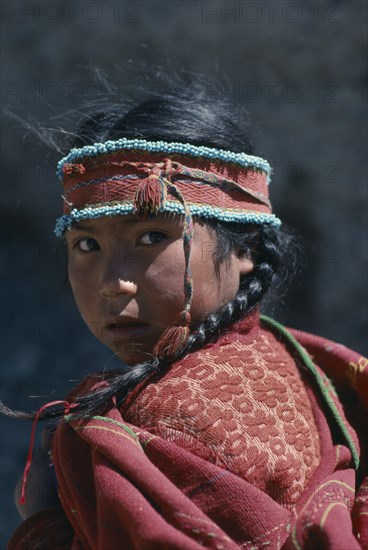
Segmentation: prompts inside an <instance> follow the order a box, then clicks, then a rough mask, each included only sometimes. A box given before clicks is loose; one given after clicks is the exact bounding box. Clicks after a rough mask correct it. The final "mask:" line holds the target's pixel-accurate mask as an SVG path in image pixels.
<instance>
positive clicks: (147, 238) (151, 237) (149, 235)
mask: <svg viewBox="0 0 368 550" xmlns="http://www.w3.org/2000/svg"><path fill="white" fill-rule="evenodd" d="M164 239H166V235H165V233H162V232H161V231H145V232H144V233H142V235H141V236H140V237H139V244H145V245H152V244H157V243H159V242H161V241H163V240H164Z"/></svg>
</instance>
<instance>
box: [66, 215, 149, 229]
mask: <svg viewBox="0 0 368 550" xmlns="http://www.w3.org/2000/svg"><path fill="white" fill-rule="evenodd" d="M139 222H142V220H138V219H136V218H134V219H130V220H129V219H128V220H122V221H120V222H119V225H128V224H135V223H139ZM72 227H73V229H78V231H79V230H80V231H91V232H94V231H96V230H98V227H95V226H94V225H83V224H82V223H79V222H74V223H73V225H72Z"/></svg>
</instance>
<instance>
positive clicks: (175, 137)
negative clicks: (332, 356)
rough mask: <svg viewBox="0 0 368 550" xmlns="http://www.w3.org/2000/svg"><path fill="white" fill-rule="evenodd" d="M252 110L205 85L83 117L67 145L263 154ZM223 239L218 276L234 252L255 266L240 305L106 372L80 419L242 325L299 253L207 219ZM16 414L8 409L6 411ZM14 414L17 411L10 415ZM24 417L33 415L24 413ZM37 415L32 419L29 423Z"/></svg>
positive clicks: (265, 230) (272, 231) (280, 236)
mask: <svg viewBox="0 0 368 550" xmlns="http://www.w3.org/2000/svg"><path fill="white" fill-rule="evenodd" d="M249 131H250V124H249V116H248V114H247V112H246V111H245V110H244V109H243V108H242V107H240V106H239V105H233V104H229V103H228V102H225V101H223V100H221V99H220V98H217V99H216V98H207V97H205V95H204V94H203V90H201V88H200V87H198V85H197V86H194V87H192V88H190V87H187V88H185V89H184V90H183V89H180V91H177V90H176V91H174V92H163V93H161V94H159V95H157V96H154V97H150V98H148V99H146V100H145V101H144V102H142V103H140V104H139V105H137V106H135V107H133V108H132V109H129V110H128V111H126V110H124V109H123V108H122V107H121V106H119V104H116V105H112V106H110V107H109V108H105V109H103V110H100V111H95V112H93V113H92V114H89V115H88V116H85V117H84V119H83V120H82V122H81V123H80V126H79V130H78V131H77V133H76V134H74V135H73V138H72V140H71V142H69V144H68V147H69V148H71V147H81V146H83V145H89V144H92V143H95V142H104V141H106V140H108V139H119V138H121V137H127V138H144V139H148V140H163V141H175V142H182V143H188V142H189V143H192V144H195V145H205V146H208V147H215V148H220V149H226V150H231V151H234V152H245V153H248V154H257V152H256V151H255V149H254V146H253V143H252V140H251V138H250V136H249ZM204 223H206V224H207V225H209V226H210V227H211V229H212V230H213V231H215V233H216V236H217V248H216V250H215V252H214V255H213V260H214V263H215V267H216V272H217V274H218V272H219V271H218V269H219V266H220V265H221V264H222V263H223V262H225V261H226V260H227V259H228V258H229V255H230V254H231V252H232V251H234V250H235V249H237V250H241V251H242V252H243V253H244V254H246V255H248V257H250V258H251V259H252V260H253V263H254V269H253V271H252V272H251V273H249V274H248V275H246V276H245V277H243V278H242V280H241V282H240V286H239V291H238V293H237V295H236V296H235V297H234V299H233V300H232V301H231V302H229V303H227V304H226V305H225V306H224V307H223V308H222V309H221V310H220V311H217V312H213V313H211V314H210V315H209V316H207V317H206V318H204V319H202V321H201V322H199V323H198V324H197V325H196V326H195V330H194V331H193V332H192V333H191V335H190V337H189V339H188V341H187V343H186V345H185V346H184V348H183V349H182V350H180V352H178V353H177V355H176V356H174V357H172V358H170V359H159V358H152V359H151V360H148V361H146V362H144V363H141V364H137V365H134V366H131V367H128V368H124V369H122V370H121V372H114V373H106V375H105V379H106V380H108V382H109V383H108V385H104V387H102V388H100V389H98V390H96V391H94V392H91V393H89V394H87V395H84V396H77V397H76V398H75V400H76V401H77V402H78V403H79V405H78V407H76V408H75V409H74V411H73V412H74V413H75V414H83V415H86V414H95V413H97V412H102V411H103V409H105V408H106V407H107V406H109V405H110V403H111V398H112V397H115V399H116V402H117V404H120V403H122V402H123V401H124V400H125V398H126V396H127V395H128V393H129V392H130V391H131V390H132V389H133V388H134V387H135V386H136V385H137V384H138V383H140V382H141V381H143V380H144V379H145V378H146V377H147V376H149V375H150V374H151V373H153V372H156V373H157V374H158V375H160V374H161V373H163V372H165V370H166V369H168V368H169V367H170V364H172V362H173V361H175V360H179V359H180V358H182V357H184V356H185V355H187V354H188V353H191V352H193V351H195V350H198V349H200V348H202V347H203V346H205V345H206V344H207V343H209V342H211V341H214V340H215V339H217V338H218V337H219V336H220V335H221V334H222V333H224V332H225V331H226V330H228V329H229V327H230V326H231V325H232V324H233V323H234V322H236V321H238V320H240V319H241V318H243V317H245V316H246V315H247V314H249V313H250V312H251V311H253V310H254V308H255V307H256V306H257V305H258V304H260V302H261V300H262V298H263V297H264V296H265V294H266V293H267V292H268V291H269V290H270V287H271V283H273V282H274V281H275V279H277V278H278V280H279V281H280V280H283V279H285V277H286V274H290V273H291V272H292V271H293V267H294V265H295V251H296V250H297V247H296V246H295V244H294V238H293V234H292V232H291V231H290V230H288V229H285V228H283V227H281V228H278V227H271V226H269V225H267V224H264V225H259V226H254V225H253V226H250V225H241V224H236V223H227V222H221V221H218V220H204ZM4 412H5V413H6V414H11V413H10V412H9V410H4ZM62 414H63V411H61V410H54V411H49V412H48V413H45V414H44V418H52V417H58V416H61V415H62ZM11 415H12V416H15V415H16V413H15V412H14V413H13V414H11ZM19 415H22V417H23V418H25V417H26V416H27V415H25V414H23V413H19V414H18V415H17V416H18V417H19ZM31 416H32V415H28V417H31Z"/></svg>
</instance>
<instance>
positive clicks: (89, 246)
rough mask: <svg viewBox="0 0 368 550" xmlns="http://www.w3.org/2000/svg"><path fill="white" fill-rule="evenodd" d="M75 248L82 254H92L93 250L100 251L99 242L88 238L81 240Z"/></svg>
mask: <svg viewBox="0 0 368 550" xmlns="http://www.w3.org/2000/svg"><path fill="white" fill-rule="evenodd" d="M75 247H76V248H77V249H78V250H79V251H80V252H92V251H93V250H98V249H99V246H98V243H97V241H95V239H90V238H87V237H86V238H84V239H79V241H78V242H77V243H76V245H75Z"/></svg>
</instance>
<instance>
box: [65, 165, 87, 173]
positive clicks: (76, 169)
mask: <svg viewBox="0 0 368 550" xmlns="http://www.w3.org/2000/svg"><path fill="white" fill-rule="evenodd" d="M85 171H86V169H85V167H84V166H83V164H64V166H63V173H64V174H68V175H70V174H84V173H85Z"/></svg>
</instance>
